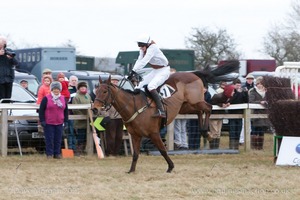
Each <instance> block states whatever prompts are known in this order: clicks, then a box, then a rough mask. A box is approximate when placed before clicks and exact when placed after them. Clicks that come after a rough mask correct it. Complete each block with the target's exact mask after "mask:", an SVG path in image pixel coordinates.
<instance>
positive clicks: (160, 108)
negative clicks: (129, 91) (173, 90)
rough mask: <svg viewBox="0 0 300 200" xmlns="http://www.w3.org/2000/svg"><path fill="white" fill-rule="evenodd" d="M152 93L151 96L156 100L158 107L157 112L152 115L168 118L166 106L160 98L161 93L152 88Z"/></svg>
mask: <svg viewBox="0 0 300 200" xmlns="http://www.w3.org/2000/svg"><path fill="white" fill-rule="evenodd" d="M150 93H151V96H152V98H153V100H154V101H155V103H156V107H157V113H155V114H154V115H152V117H161V118H166V113H165V110H164V107H163V105H162V102H161V100H160V96H159V94H158V93H157V91H156V90H151V91H150Z"/></svg>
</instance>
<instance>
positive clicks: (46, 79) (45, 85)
mask: <svg viewBox="0 0 300 200" xmlns="http://www.w3.org/2000/svg"><path fill="white" fill-rule="evenodd" d="M51 83H52V77H51V76H48V75H45V76H43V77H42V85H41V86H40V88H39V90H38V99H37V102H36V103H37V104H41V102H42V99H43V98H44V97H45V96H46V95H48V94H50V92H51V90H50V84H51Z"/></svg>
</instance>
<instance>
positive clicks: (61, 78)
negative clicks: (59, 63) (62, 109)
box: [57, 72, 70, 102]
mask: <svg viewBox="0 0 300 200" xmlns="http://www.w3.org/2000/svg"><path fill="white" fill-rule="evenodd" d="M57 81H59V82H60V83H61V86H62V90H61V95H63V96H64V97H65V98H66V102H69V99H70V92H69V81H67V80H66V78H65V74H64V73H62V72H59V73H58V74H57Z"/></svg>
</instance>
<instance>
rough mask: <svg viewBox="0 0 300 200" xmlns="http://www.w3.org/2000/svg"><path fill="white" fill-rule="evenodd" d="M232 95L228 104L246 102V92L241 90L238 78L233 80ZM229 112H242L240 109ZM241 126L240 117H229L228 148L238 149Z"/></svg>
mask: <svg viewBox="0 0 300 200" xmlns="http://www.w3.org/2000/svg"><path fill="white" fill-rule="evenodd" d="M233 85H234V87H235V89H234V95H233V97H232V98H231V99H230V104H241V103H248V92H247V91H243V90H242V85H241V81H240V79H235V80H234V81H233ZM229 113H231V114H243V110H242V109H238V110H229ZM242 126H243V120H242V119H229V148H230V149H239V140H240V134H241V130H242Z"/></svg>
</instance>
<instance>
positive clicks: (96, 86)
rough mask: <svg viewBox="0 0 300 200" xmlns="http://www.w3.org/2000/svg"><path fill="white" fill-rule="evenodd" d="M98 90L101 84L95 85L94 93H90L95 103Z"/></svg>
mask: <svg viewBox="0 0 300 200" xmlns="http://www.w3.org/2000/svg"><path fill="white" fill-rule="evenodd" d="M98 88H99V83H97V84H95V85H94V89H93V91H92V92H91V93H90V96H91V98H92V101H93V102H94V101H95V98H96V91H97V89H98Z"/></svg>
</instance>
